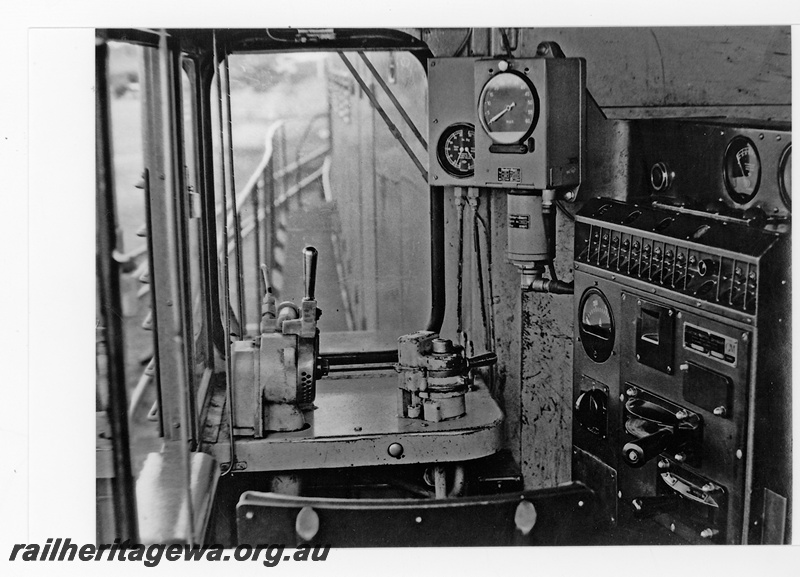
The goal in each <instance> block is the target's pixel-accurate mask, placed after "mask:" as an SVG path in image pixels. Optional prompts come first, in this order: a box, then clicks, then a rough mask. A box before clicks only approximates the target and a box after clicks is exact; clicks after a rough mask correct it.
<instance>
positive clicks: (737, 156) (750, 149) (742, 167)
mask: <svg viewBox="0 0 800 577" xmlns="http://www.w3.org/2000/svg"><path fill="white" fill-rule="evenodd" d="M724 172H725V188H727V189H728V195H729V196H730V197H731V200H733V202H735V203H737V204H747V203H748V202H750V201H751V200H753V197H754V196H755V195H756V193H757V192H758V185H759V184H760V182H761V159H760V158H759V157H758V150H756V146H755V144H753V142H752V141H751V140H750V139H749V138H745V137H744V136H737V137H736V138H734V139H733V140H731V141H730V143H729V144H728V148H727V149H726V150H725V163H724Z"/></svg>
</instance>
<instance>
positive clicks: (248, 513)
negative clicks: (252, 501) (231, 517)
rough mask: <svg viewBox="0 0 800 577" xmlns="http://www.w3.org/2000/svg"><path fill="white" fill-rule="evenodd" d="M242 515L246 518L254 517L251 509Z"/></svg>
mask: <svg viewBox="0 0 800 577" xmlns="http://www.w3.org/2000/svg"><path fill="white" fill-rule="evenodd" d="M244 516H245V517H247V518H248V519H252V518H253V517H255V515H253V512H252V511H248V512H247V513H245V514H244Z"/></svg>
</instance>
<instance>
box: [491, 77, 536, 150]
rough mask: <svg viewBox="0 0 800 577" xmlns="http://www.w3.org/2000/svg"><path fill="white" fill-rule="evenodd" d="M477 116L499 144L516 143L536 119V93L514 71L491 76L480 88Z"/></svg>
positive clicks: (532, 87) (532, 125) (522, 137)
mask: <svg viewBox="0 0 800 577" xmlns="http://www.w3.org/2000/svg"><path fill="white" fill-rule="evenodd" d="M478 119H479V120H480V122H481V126H483V129H484V130H485V131H486V134H488V135H489V137H490V138H491V139H492V140H493V141H494V142H496V143H498V144H515V143H518V142H522V141H523V140H525V139H526V138H527V137H528V136H530V134H531V132H533V129H534V128H535V127H536V123H537V121H538V120H539V95H538V94H537V92H536V88H535V87H534V86H533V84H532V83H531V82H530V80H528V79H527V78H526V77H525V76H523V75H522V74H519V73H517V72H511V71H509V72H502V73H500V74H497V75H496V76H493V77H492V78H491V79H490V80H489V81H488V82H487V83H486V84H485V85H484V87H483V89H482V90H481V94H480V98H479V99H478Z"/></svg>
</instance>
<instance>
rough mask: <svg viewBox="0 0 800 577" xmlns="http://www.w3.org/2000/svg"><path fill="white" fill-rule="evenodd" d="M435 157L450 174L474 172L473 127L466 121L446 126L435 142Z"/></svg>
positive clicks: (463, 174) (465, 175)
mask: <svg viewBox="0 0 800 577" xmlns="http://www.w3.org/2000/svg"><path fill="white" fill-rule="evenodd" d="M436 158H437V159H438V161H439V164H441V165H442V168H444V170H445V171H446V172H447V173H448V174H450V175H451V176H455V177H456V178H467V177H469V176H472V175H473V174H475V127H474V126H473V125H472V124H467V123H458V124H453V125H452V126H448V127H447V128H446V129H445V130H444V132H442V135H441V136H440V137H439V142H437V144H436Z"/></svg>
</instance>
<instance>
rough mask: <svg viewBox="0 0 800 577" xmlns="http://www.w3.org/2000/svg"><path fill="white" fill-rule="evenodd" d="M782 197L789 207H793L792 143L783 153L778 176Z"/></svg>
mask: <svg viewBox="0 0 800 577" xmlns="http://www.w3.org/2000/svg"><path fill="white" fill-rule="evenodd" d="M778 181H779V185H780V191H781V198H783V202H785V203H786V206H787V208H791V207H792V145H791V144H790V145H789V146H787V147H786V149H785V150H784V151H783V153H782V154H781V162H780V173H779V176H778Z"/></svg>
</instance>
